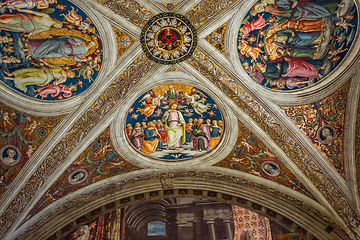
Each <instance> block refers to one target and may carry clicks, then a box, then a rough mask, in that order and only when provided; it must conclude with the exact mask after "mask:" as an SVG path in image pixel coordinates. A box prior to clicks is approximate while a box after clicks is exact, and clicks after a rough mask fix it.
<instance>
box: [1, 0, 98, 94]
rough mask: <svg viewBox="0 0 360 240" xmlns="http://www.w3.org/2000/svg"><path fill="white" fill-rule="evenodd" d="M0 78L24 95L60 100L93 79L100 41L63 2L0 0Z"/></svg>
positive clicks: (78, 13) (75, 9)
mask: <svg viewBox="0 0 360 240" xmlns="http://www.w3.org/2000/svg"><path fill="white" fill-rule="evenodd" d="M0 4H1V6H0V12H1V15H0V67H1V70H2V71H1V73H0V79H1V80H2V81H3V82H4V83H5V84H7V85H8V86H9V87H11V88H13V89H15V90H17V91H19V92H20V93H22V94H25V95H27V96H30V97H34V98H37V99H43V100H62V99H67V98H70V97H72V96H75V95H78V94H80V93H81V92H83V91H84V90H86V89H87V88H89V87H90V85H91V84H92V83H93V81H94V79H95V78H96V77H97V75H98V72H99V70H100V67H101V56H102V43H101V39H100V37H99V34H98V32H97V30H96V29H95V27H94V25H93V23H92V21H91V20H90V19H89V18H88V17H87V16H86V15H85V13H84V12H83V11H82V10H81V9H79V8H78V7H76V6H75V5H73V4H72V3H70V2H68V1H61V2H57V0H6V1H2V2H0Z"/></svg>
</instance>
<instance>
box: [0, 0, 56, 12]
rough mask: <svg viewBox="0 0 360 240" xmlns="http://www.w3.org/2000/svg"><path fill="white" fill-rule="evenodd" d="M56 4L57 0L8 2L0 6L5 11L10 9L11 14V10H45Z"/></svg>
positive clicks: (10, 0) (13, 0)
mask: <svg viewBox="0 0 360 240" xmlns="http://www.w3.org/2000/svg"><path fill="white" fill-rule="evenodd" d="M56 2H57V1H56V0H6V1H5V2H4V3H0V4H1V5H3V9H5V8H8V9H9V11H10V12H11V10H14V9H20V8H27V9H32V8H34V7H36V8H37V9H45V8H48V7H49V5H50V4H54V3H56Z"/></svg>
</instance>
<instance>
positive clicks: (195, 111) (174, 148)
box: [126, 83, 226, 160]
mask: <svg viewBox="0 0 360 240" xmlns="http://www.w3.org/2000/svg"><path fill="white" fill-rule="evenodd" d="M224 125H226V123H224V120H223V118H222V116H221V112H220V109H219V107H218V104H216V102H215V101H214V100H213V99H212V98H211V97H210V96H209V95H208V94H206V93H205V92H204V91H202V90H201V89H198V88H196V87H194V86H190V85H186V84H179V83H175V84H166V85H161V86H158V87H155V88H153V89H150V90H149V91H147V92H146V93H144V94H142V95H141V96H140V97H139V98H138V99H137V100H136V101H135V102H134V104H133V105H131V107H130V109H129V111H128V114H127V117H126V134H127V136H128V139H129V140H130V141H131V144H132V146H133V147H134V148H136V149H137V150H138V151H139V152H141V153H145V154H148V155H149V156H150V157H153V158H159V159H164V160H181V159H188V158H192V157H197V156H200V155H202V154H206V153H207V152H208V151H210V150H211V149H212V148H214V147H215V145H216V144H217V142H218V141H219V140H220V137H221V135H222V132H223V128H224Z"/></svg>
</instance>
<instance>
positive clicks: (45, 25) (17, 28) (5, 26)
mask: <svg viewBox="0 0 360 240" xmlns="http://www.w3.org/2000/svg"><path fill="white" fill-rule="evenodd" d="M19 11H21V12H26V13H31V14H33V15H31V14H27V15H24V14H20V13H18V14H2V15H0V31H1V30H5V31H11V32H23V33H24V35H26V37H30V36H32V35H35V34H38V33H41V32H43V31H47V30H50V28H52V27H55V28H62V26H63V24H62V22H60V21H58V20H56V19H53V18H51V17H50V16H49V15H48V14H47V13H44V12H35V11H32V10H28V9H19Z"/></svg>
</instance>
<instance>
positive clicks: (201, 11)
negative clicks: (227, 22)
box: [185, 0, 235, 28]
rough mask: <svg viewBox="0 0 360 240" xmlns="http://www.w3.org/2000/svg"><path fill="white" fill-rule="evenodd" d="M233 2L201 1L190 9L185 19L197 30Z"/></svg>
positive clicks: (219, 0) (221, 0)
mask: <svg viewBox="0 0 360 240" xmlns="http://www.w3.org/2000/svg"><path fill="white" fill-rule="evenodd" d="M234 1H235V0H203V1H201V2H200V3H199V4H197V5H196V6H195V7H194V8H192V9H191V10H190V11H189V12H188V13H187V14H186V15H185V17H187V18H188V19H189V20H190V22H191V23H192V25H194V27H195V28H198V27H200V26H201V25H202V24H204V23H205V22H206V21H207V20H209V19H210V18H212V17H213V16H215V15H216V14H217V13H218V12H221V11H222V10H224V8H226V7H227V6H228V5H229V4H230V3H232V2H234Z"/></svg>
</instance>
